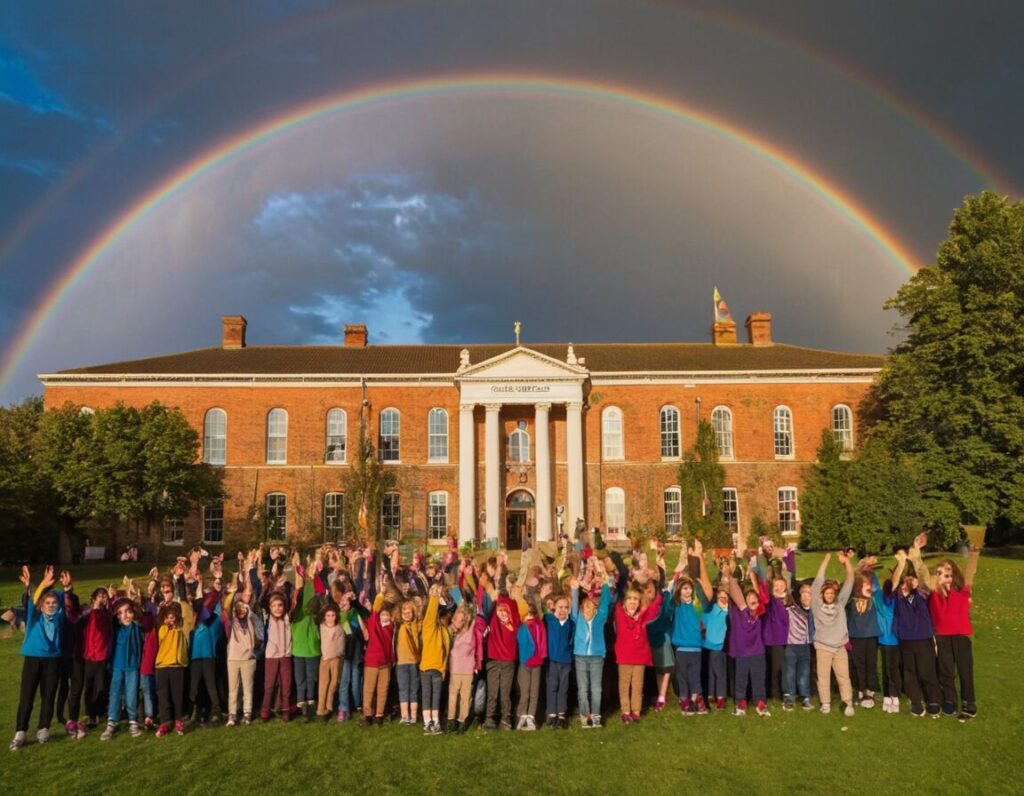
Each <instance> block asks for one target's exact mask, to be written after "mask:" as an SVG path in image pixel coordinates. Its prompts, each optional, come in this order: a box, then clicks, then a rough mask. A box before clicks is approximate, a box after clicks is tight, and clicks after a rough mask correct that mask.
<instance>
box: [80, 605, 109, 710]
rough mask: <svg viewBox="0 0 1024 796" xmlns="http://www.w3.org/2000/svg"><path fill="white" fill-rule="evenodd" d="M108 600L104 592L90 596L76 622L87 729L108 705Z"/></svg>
mask: <svg viewBox="0 0 1024 796" xmlns="http://www.w3.org/2000/svg"><path fill="white" fill-rule="evenodd" d="M109 599H110V595H109V593H108V592H107V590H106V589H104V588H102V587H101V588H98V589H95V590H94V591H93V593H92V595H91V596H90V597H89V607H88V608H87V609H86V610H85V611H83V612H82V616H81V618H80V619H79V624H80V626H81V634H82V660H83V662H84V673H83V683H82V689H83V693H84V696H85V715H86V716H88V717H89V724H88V726H89V729H90V730H91V729H95V727H96V725H97V724H98V723H99V717H100V715H101V714H102V713H103V712H104V710H105V708H106V706H107V699H106V689H107V658H108V657H110V630H111V618H110V611H108V610H107V603H108V601H109Z"/></svg>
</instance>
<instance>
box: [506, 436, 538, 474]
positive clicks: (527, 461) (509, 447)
mask: <svg viewBox="0 0 1024 796" xmlns="http://www.w3.org/2000/svg"><path fill="white" fill-rule="evenodd" d="M513 437H515V438H519V437H525V438H526V458H525V459H513V458H512V439H513ZM532 454H533V440H532V439H530V432H529V431H527V430H526V429H525V428H514V429H512V432H511V433H510V434H509V435H508V439H506V440H505V458H506V459H507V460H508V463H509V464H517V465H518V464H530V463H531V462H532V461H533V459H532Z"/></svg>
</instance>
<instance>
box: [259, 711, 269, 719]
mask: <svg viewBox="0 0 1024 796" xmlns="http://www.w3.org/2000/svg"><path fill="white" fill-rule="evenodd" d="M260 719H261V720H262V721H270V711H269V710H261V711H260Z"/></svg>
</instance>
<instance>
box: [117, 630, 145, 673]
mask: <svg viewBox="0 0 1024 796" xmlns="http://www.w3.org/2000/svg"><path fill="white" fill-rule="evenodd" d="M113 647H114V654H113V656H112V657H111V667H112V668H113V670H114V671H115V672H137V671H138V670H139V667H140V666H141V665H142V630H141V629H140V628H139V624H138V622H132V623H131V624H130V625H122V624H121V623H120V622H118V623H117V624H116V625H115V627H114V638H113Z"/></svg>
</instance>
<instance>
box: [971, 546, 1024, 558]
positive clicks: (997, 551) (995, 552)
mask: <svg viewBox="0 0 1024 796" xmlns="http://www.w3.org/2000/svg"><path fill="white" fill-rule="evenodd" d="M981 554H982V556H984V557H985V558H1006V559H1009V560H1011V561H1024V545H1012V546H1008V547H986V548H985V549H984V550H982V551H981Z"/></svg>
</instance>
